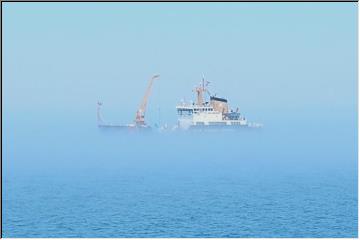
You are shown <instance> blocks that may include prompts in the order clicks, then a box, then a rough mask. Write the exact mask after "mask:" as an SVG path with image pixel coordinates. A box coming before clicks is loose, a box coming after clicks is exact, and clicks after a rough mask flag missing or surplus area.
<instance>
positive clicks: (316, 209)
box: [2, 112, 358, 237]
mask: <svg viewBox="0 0 360 240" xmlns="http://www.w3.org/2000/svg"><path fill="white" fill-rule="evenodd" d="M13 115H14V116H9V115H8V116H7V118H5V121H4V123H3V124H4V125H3V126H4V133H3V166H4V169H3V173H4V175H3V181H4V182H3V208H2V210H3V236H4V237H357V236H358V232H357V226H358V225H357V221H358V216H357V213H358V205H357V201H358V199H357V178H358V175H357V168H358V165H357V127H356V114H355V113H354V112H350V113H348V114H347V115H346V114H345V113H344V115H340V116H337V118H336V119H334V118H333V117H332V116H331V115H322V114H321V113H318V115H316V114H315V113H314V115H313V116H312V117H307V118H304V117H301V116H297V115H295V114H292V115H291V114H290V115H288V116H286V114H283V115H282V116H277V117H275V116H272V117H271V118H269V119H265V122H262V123H263V124H264V127H263V128H262V129H243V130H240V131H235V132H221V131H217V132H171V131H169V132H162V133H159V132H157V131H153V132H151V133H146V134H142V133H137V132H126V131H125V132H124V131H116V130H105V131H104V130H102V129H99V128H98V127H97V126H96V122H95V121H94V119H95V118H93V119H91V121H90V120H89V119H86V118H84V119H81V120H80V119H76V117H75V120H74V118H73V119H70V118H64V116H62V117H61V115H59V116H50V117H49V116H48V117H47V118H46V119H52V120H53V121H39V122H34V121H27V120H28V119H31V118H29V117H28V118H26V117H21V116H22V115H21V114H18V115H19V116H17V115H16V114H13ZM23 116H25V114H24V113H23ZM27 116H29V115H27ZM10 119H11V120H12V121H10ZM299 119H300V120H299Z"/></svg>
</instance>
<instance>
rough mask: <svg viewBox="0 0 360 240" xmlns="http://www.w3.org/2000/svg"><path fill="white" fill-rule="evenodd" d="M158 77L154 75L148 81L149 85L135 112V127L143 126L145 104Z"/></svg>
mask: <svg viewBox="0 0 360 240" xmlns="http://www.w3.org/2000/svg"><path fill="white" fill-rule="evenodd" d="M158 77H160V75H154V76H153V77H152V78H151V79H150V81H149V85H148V87H147V88H146V91H145V95H144V97H143V99H142V101H141V104H140V107H139V109H138V110H137V111H136V116H135V123H136V125H145V112H146V105H147V102H148V100H149V97H150V93H151V87H152V85H153V83H154V80H155V79H156V78H158Z"/></svg>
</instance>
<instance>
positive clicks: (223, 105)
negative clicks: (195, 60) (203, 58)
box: [176, 78, 260, 129]
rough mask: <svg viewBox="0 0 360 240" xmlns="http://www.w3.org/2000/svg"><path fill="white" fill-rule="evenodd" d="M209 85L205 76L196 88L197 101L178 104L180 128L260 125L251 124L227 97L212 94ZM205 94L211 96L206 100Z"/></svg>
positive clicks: (235, 127)
mask: <svg viewBox="0 0 360 240" xmlns="http://www.w3.org/2000/svg"><path fill="white" fill-rule="evenodd" d="M208 85H209V82H208V81H205V79H204V78H203V80H202V82H201V84H200V85H199V86H197V87H196V88H195V89H194V91H195V92H196V102H192V103H185V102H182V103H180V104H179V105H178V106H176V109H177V113H178V127H179V128H180V129H194V128H198V129H199V128H200V129H208V128H234V129H237V128H242V127H253V126H258V125H254V124H249V123H248V121H247V120H246V119H245V117H243V116H242V115H241V114H240V112H239V108H236V110H232V109H231V108H230V106H229V104H228V101H227V99H225V98H220V97H217V96H212V95H211V94H210V92H209V91H208V89H207V87H208ZM205 95H209V96H210V98H209V99H208V100H206V97H205ZM259 126H260V125H259Z"/></svg>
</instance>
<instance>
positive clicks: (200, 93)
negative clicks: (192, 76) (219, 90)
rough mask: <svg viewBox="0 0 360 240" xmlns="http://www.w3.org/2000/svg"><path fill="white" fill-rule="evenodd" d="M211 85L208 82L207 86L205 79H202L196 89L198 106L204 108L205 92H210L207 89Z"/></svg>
mask: <svg viewBox="0 0 360 240" xmlns="http://www.w3.org/2000/svg"><path fill="white" fill-rule="evenodd" d="M208 84H209V82H208V81H206V84H205V77H203V78H202V81H201V84H200V86H198V87H196V88H195V91H196V104H197V105H198V106H204V103H205V100H204V92H208V91H207V89H206V86H207V85H208Z"/></svg>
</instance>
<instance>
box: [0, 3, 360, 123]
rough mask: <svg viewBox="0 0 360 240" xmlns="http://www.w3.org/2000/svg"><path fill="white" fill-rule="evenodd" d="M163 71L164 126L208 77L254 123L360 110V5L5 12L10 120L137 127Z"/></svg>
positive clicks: (123, 6) (160, 103)
mask: <svg viewBox="0 0 360 240" xmlns="http://www.w3.org/2000/svg"><path fill="white" fill-rule="evenodd" d="M152 74H160V75H161V77H160V79H159V80H158V81H157V82H155V85H154V89H153V95H152V96H151V99H150V103H149V106H148V107H149V112H148V117H149V121H152V122H154V121H156V120H157V118H158V117H157V115H158V109H159V108H160V112H161V116H162V118H164V119H163V121H173V122H174V121H175V119H176V111H175V105H176V103H178V102H179V100H180V99H181V98H184V97H185V98H186V99H188V100H190V99H193V97H194V96H193V93H192V88H193V87H194V86H195V85H196V84H198V83H199V81H200V80H201V77H202V75H203V74H205V77H206V78H207V80H209V81H210V82H211V88H210V90H211V91H212V92H213V93H217V95H218V96H223V97H227V98H228V99H229V101H230V104H231V105H232V106H233V107H234V108H236V107H237V106H239V107H240V111H241V112H242V113H243V114H244V115H245V116H247V117H248V119H254V120H258V121H266V119H267V118H270V117H271V118H273V117H274V116H276V115H284V114H287V113H289V114H291V113H295V112H298V111H300V112H302V113H303V114H304V115H307V116H309V115H311V114H310V113H311V112H318V110H319V109H325V110H324V111H327V112H328V113H332V112H334V113H335V114H341V112H342V111H349V110H350V111H353V112H355V107H356V105H357V99H356V97H357V3H205V4H200V3H151V4H150V3H149V4H148V3H31V4H27V3H3V97H4V98H3V100H4V102H3V106H4V113H5V121H6V120H8V119H9V118H7V116H6V114H8V117H9V116H10V115H12V114H15V115H16V114H17V113H19V114H20V113H27V114H26V116H28V117H29V120H30V121H31V120H33V121H51V116H53V115H54V114H55V115H56V114H58V115H62V116H64V117H65V118H70V117H74V118H76V117H80V118H82V119H88V120H89V121H91V124H93V121H94V119H95V112H96V102H97V101H98V100H101V101H103V102H104V109H103V113H104V115H105V118H107V119H108V120H110V121H112V122H121V123H125V122H131V121H132V120H133V118H134V116H135V112H136V108H137V106H138V105H139V103H140V100H141V98H142V96H143V94H144V91H145V88H146V85H147V82H148V80H149V78H150V77H151V75H152ZM270 115H271V116H270Z"/></svg>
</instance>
